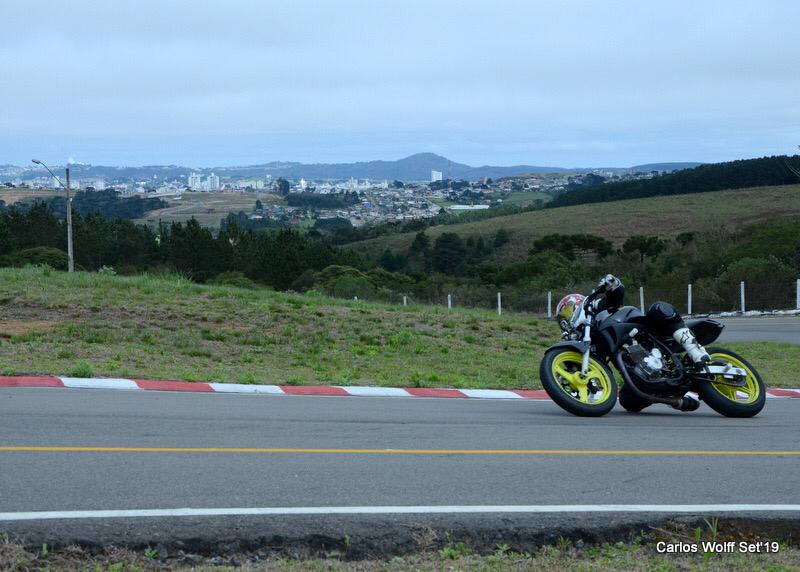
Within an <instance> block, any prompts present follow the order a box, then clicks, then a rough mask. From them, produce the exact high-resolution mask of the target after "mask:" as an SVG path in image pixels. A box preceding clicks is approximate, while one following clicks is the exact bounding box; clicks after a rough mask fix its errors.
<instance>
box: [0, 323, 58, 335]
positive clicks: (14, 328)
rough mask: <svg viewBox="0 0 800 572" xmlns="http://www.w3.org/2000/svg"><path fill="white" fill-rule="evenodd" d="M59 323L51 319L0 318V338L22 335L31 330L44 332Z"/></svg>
mask: <svg viewBox="0 0 800 572" xmlns="http://www.w3.org/2000/svg"><path fill="white" fill-rule="evenodd" d="M60 323H61V322H59V321H52V320H51V321H46V320H0V338H12V337H14V336H24V335H26V334H30V333H32V332H46V331H48V330H52V329H53V328H55V327H56V326H58V325H59V324H60Z"/></svg>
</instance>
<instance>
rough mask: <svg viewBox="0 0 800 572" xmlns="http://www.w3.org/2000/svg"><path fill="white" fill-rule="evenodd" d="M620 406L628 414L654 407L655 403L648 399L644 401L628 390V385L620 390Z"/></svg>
mask: <svg viewBox="0 0 800 572" xmlns="http://www.w3.org/2000/svg"><path fill="white" fill-rule="evenodd" d="M619 404H620V405H621V406H622V407H623V409H625V411H627V412H628V413H639V412H640V411H641V410H642V409H644V408H645V407H650V406H651V405H653V402H652V401H650V400H648V399H642V398H641V397H639V396H638V395H636V394H635V393H634V392H633V391H631V390H630V389H628V387H627V385H623V386H622V389H620V390H619Z"/></svg>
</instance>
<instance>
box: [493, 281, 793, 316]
mask: <svg viewBox="0 0 800 572" xmlns="http://www.w3.org/2000/svg"><path fill="white" fill-rule="evenodd" d="M798 282H800V280H798ZM497 315H498V316H502V315H503V302H502V299H501V298H500V292H498V293H497Z"/></svg>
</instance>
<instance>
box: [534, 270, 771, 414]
mask: <svg viewBox="0 0 800 572" xmlns="http://www.w3.org/2000/svg"><path fill="white" fill-rule="evenodd" d="M604 292H605V290H604V288H603V287H602V286H600V287H598V288H596V289H595V290H593V291H592V292H591V294H589V295H588V296H587V297H586V299H585V300H584V302H583V303H582V304H581V305H580V306H579V307H578V308H577V309H576V311H575V313H574V315H573V316H572V319H571V320H569V321H568V322H567V321H562V322H561V323H560V325H561V329H562V332H563V333H562V338H563V339H564V341H562V342H560V343H557V344H555V345H553V346H551V347H550V348H549V349H548V350H547V351H546V352H545V354H544V357H543V359H542V362H541V364H540V366H539V377H540V379H541V382H542V385H543V386H544V389H545V391H547V394H548V395H549V396H550V398H551V399H552V400H553V401H554V402H555V403H557V404H558V405H559V406H560V407H561V408H563V409H565V410H566V411H568V412H570V413H572V414H573V415H579V416H586V417H599V416H602V415H605V414H606V413H608V412H609V411H611V410H612V409H613V408H614V405H615V404H616V402H617V397H619V403H620V405H621V406H622V407H623V408H624V409H625V410H626V411H629V412H635V413H638V412H640V411H642V410H643V409H645V408H646V407H649V406H650V405H653V404H656V403H664V404H667V405H670V406H672V407H673V408H675V409H677V410H679V411H694V410H696V409H697V408H698V407H700V401H699V400H698V398H699V399H700V400H702V401H704V402H705V403H706V404H708V406H709V407H711V408H712V409H713V410H714V411H716V412H717V413H719V414H721V415H724V416H726V417H752V416H754V415H757V414H758V413H759V412H760V411H761V410H762V409H763V408H764V404H765V402H766V390H765V388H764V382H763V381H762V379H761V376H760V375H759V374H758V372H757V371H756V369H755V368H754V367H753V366H752V365H751V364H750V363H749V362H748V361H747V360H746V359H745V358H743V357H742V356H740V355H738V354H736V353H734V352H732V351H730V350H727V349H724V348H720V347H708V345H709V344H711V343H713V342H714V341H715V340H716V339H717V338H718V337H719V336H720V334H721V333H722V330H723V328H724V327H725V326H724V325H723V324H721V323H719V322H717V321H715V320H709V319H699V320H691V321H688V322H687V323H686V326H687V327H688V328H689V329H690V330H691V331H692V333H693V334H694V336H695V337H696V338H697V341H698V343H700V344H702V345H703V346H706V349H707V351H708V354H709V357H710V358H711V359H710V361H707V362H704V363H701V364H695V363H694V362H693V361H692V360H690V359H689V357H688V356H687V355H685V353H684V349H683V348H682V347H681V345H680V344H678V343H677V342H676V341H675V340H674V339H672V337H670V336H668V335H661V333H660V332H659V328H658V324H653V323H651V320H649V319H648V316H647V315H646V314H644V313H643V312H641V311H640V310H639V309H638V308H635V307H633V306H622V307H620V308H619V309H618V310H616V311H615V312H613V313H609V312H608V311H606V310H602V311H599V312H598V311H597V310H595V309H594V305H593V304H592V302H593V301H594V300H596V299H597V298H598V297H599V296H601V295H602V294H604ZM610 366H613V367H614V369H616V370H617V372H619V374H620V376H621V377H622V380H623V384H622V388H621V390H619V391H618V389H617V382H616V380H615V379H614V375H613V374H612V371H611V368H610ZM695 395H697V397H695Z"/></svg>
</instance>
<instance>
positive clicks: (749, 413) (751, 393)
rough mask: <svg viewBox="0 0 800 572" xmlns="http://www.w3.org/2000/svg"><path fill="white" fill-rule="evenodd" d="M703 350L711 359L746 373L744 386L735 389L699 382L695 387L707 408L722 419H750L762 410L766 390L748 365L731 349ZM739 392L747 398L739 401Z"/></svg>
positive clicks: (752, 368)
mask: <svg viewBox="0 0 800 572" xmlns="http://www.w3.org/2000/svg"><path fill="white" fill-rule="evenodd" d="M706 349H707V351H708V353H709V355H710V356H711V359H712V360H723V361H729V362H730V363H731V364H733V365H734V366H736V367H741V368H743V369H745V370H746V371H747V373H748V375H747V386H746V387H743V388H740V389H739V390H737V389H736V388H732V387H731V386H725V385H723V384H719V385H716V386H715V384H713V383H707V382H702V383H700V384H699V387H698V388H697V393H698V394H699V395H700V398H701V399H702V400H703V401H705V402H706V403H708V406H709V407H710V408H711V409H713V410H714V411H716V412H717V413H719V414H720V415H724V416H725V417H753V416H754V415H757V414H758V413H759V412H760V411H761V410H762V409H764V404H765V403H766V401H767V391H766V389H765V387H764V381H763V380H762V379H761V376H760V375H759V374H758V372H757V371H756V369H755V368H754V367H753V366H752V365H751V364H750V362H748V361H747V360H746V359H744V358H743V357H742V356H740V355H739V354H737V353H735V352H732V351H731V350H726V349H724V348H706ZM740 393H741V394H745V393H746V394H747V398H742V397H741V396H740V395H739V394H740ZM726 394H727V395H726ZM732 396H733V397H732Z"/></svg>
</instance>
